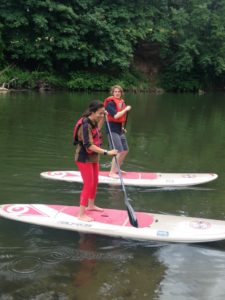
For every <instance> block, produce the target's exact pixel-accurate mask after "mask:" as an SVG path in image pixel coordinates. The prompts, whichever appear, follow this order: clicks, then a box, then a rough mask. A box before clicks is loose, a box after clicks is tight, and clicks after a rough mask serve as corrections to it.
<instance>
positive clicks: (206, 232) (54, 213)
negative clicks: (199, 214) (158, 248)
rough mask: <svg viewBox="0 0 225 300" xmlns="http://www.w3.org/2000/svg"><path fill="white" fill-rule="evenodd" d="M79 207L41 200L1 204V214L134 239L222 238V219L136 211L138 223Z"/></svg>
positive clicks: (122, 213) (120, 212)
mask: <svg viewBox="0 0 225 300" xmlns="http://www.w3.org/2000/svg"><path fill="white" fill-rule="evenodd" d="M78 211H79V207H76V206H63V205H44V204H4V205H1V206H0V215H1V216H2V217H4V218H8V219H11V220H16V221H20V222H25V223H30V224H37V225H42V226H47V227H53V228H59V229H65V230H71V231H78V232H83V233H94V234H101V235H106V236H112V237H122V238H128V239H134V240H145V241H162V242H176V243H200V242H212V241H219V240H224V239H225V221H219V220H211V219H203V218H191V217H183V216H172V215H161V214H152V213H145V212H137V213H136V216H137V220H138V224H139V227H138V228H136V227H132V226H131V225H130V223H129V218H128V215H127V211H125V210H115V209H104V211H102V212H99V211H87V214H88V215H89V216H91V217H92V218H93V219H94V220H93V221H92V222H84V221H81V220H79V219H78V218H77V215H78Z"/></svg>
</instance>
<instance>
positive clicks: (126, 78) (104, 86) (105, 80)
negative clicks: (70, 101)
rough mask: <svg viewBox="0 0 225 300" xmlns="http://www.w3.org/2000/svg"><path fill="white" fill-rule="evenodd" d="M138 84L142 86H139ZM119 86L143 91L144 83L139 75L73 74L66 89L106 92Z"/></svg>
mask: <svg viewBox="0 0 225 300" xmlns="http://www.w3.org/2000/svg"><path fill="white" fill-rule="evenodd" d="M140 83H141V84H142V86H139V85H140ZM115 84H119V85H121V86H123V87H124V88H125V89H138V88H139V87H140V88H141V89H144V88H145V87H147V84H146V82H145V81H144V80H143V79H142V77H141V76H140V74H137V73H135V74H132V73H128V72H126V73H122V74H120V75H119V76H112V75H108V74H107V73H101V74H100V73H90V72H75V73H72V74H71V76H70V80H69V81H68V82H67V88H69V89H71V90H92V91H106V90H108V89H109V87H110V86H112V85H115Z"/></svg>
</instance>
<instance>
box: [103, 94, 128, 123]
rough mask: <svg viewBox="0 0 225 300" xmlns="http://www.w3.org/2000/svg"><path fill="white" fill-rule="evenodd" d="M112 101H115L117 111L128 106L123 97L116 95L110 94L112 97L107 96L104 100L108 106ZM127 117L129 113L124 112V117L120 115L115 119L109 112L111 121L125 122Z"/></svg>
mask: <svg viewBox="0 0 225 300" xmlns="http://www.w3.org/2000/svg"><path fill="white" fill-rule="evenodd" d="M111 101H113V102H114V103H115V105H116V110H117V112H120V111H122V110H123V109H124V108H125V107H126V104H125V102H124V100H123V99H117V98H115V97H114V96H110V97H108V98H106V99H105V101H104V106H105V107H106V106H107V105H108V103H109V102H111ZM126 118H127V114H124V115H123V116H122V117H120V118H118V119H115V118H114V117H113V116H111V115H110V114H108V120H109V122H115V123H124V122H125V121H126Z"/></svg>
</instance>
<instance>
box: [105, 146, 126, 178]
mask: <svg viewBox="0 0 225 300" xmlns="http://www.w3.org/2000/svg"><path fill="white" fill-rule="evenodd" d="M127 153H128V151H123V152H120V153H118V154H117V156H116V157H117V161H118V164H119V166H121V165H122V163H123V161H124V159H125V157H126V155H127ZM118 171H119V170H118V168H117V164H116V160H115V158H113V159H112V164H111V170H110V172H109V176H110V177H113V178H119V175H118V174H117V173H118Z"/></svg>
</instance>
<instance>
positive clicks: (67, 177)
mask: <svg viewBox="0 0 225 300" xmlns="http://www.w3.org/2000/svg"><path fill="white" fill-rule="evenodd" d="M41 177H44V178H47V179H53V180H62V181H69V182H82V178H81V176H80V172H79V171H53V172H51V171H49V172H42V173H41ZM217 177H218V175H217V174H213V173H147V172H144V173H143V172H127V173H126V174H123V181H124V184H125V185H131V186H143V187H151V186H158V187H173V186H190V185H197V184H202V183H206V182H209V181H212V180H215V179H216V178H217ZM99 183H105V184H112V185H119V184H120V179H115V178H112V177H109V172H100V173H99Z"/></svg>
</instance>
